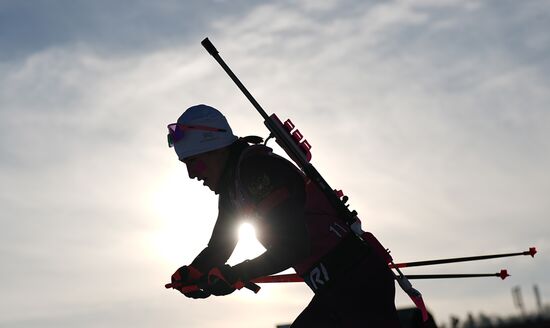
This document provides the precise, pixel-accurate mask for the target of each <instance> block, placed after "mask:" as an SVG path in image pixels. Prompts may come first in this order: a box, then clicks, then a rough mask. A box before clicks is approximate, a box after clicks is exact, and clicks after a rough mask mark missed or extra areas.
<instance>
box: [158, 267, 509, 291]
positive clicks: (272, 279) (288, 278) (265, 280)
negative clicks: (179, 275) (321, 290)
mask: <svg viewBox="0 0 550 328" xmlns="http://www.w3.org/2000/svg"><path fill="white" fill-rule="evenodd" d="M405 277H407V279H457V278H482V277H498V278H500V279H502V280H504V279H506V278H507V277H510V274H509V273H508V270H506V269H502V270H500V272H496V273H445V274H410V275H405ZM303 281H304V279H303V278H302V277H300V276H298V275H297V274H293V273H289V274H279V275H273V276H265V277H260V278H256V279H253V280H252V282H253V283H255V284H269V283H279V282H303ZM165 287H166V288H174V287H173V285H172V284H166V285H165ZM247 288H248V287H247ZM199 289H200V288H199V287H198V286H197V285H189V286H184V287H183V288H181V289H180V290H181V291H182V292H184V293H189V292H194V291H197V290H199Z"/></svg>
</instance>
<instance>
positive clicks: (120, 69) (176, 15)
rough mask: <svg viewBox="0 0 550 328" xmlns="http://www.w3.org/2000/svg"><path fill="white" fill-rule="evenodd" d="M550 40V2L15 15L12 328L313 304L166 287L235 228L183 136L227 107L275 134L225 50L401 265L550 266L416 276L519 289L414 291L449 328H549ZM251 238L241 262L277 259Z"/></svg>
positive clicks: (446, 286) (87, 7)
mask: <svg viewBox="0 0 550 328" xmlns="http://www.w3.org/2000/svg"><path fill="white" fill-rule="evenodd" d="M549 22H550V4H549V3H548V2H547V1H543V0H540V1H537V0H532V1H515V0H502V1H489V0H487V1H481V0H479V1H475V0H471V1H465V0H414V1H359V0H356V1H354V0H344V1H322V2H320V1H313V0H301V1H300V0H298V1H290V0H289V1H277V2H274V1H273V2H268V1H244V0H240V1H223V0H217V1H186V2H181V1H171V0H170V1H163V2H150V1H137V2H136V1H125V0H119V1H103V0H101V1H72V0H66V1H61V0H59V1H58V0H52V1H32V2H29V1H17V0H4V1H2V2H1V3H0V136H1V138H0V179H1V184H0V208H1V211H0V227H1V228H0V256H1V263H2V265H1V270H0V295H2V297H0V326H9V327H40V328H44V327H75V328H81V327H82V328H88V327H130V326H131V327H134V328H140V327H160V326H162V327H165V328H170V327H182V326H184V327H201V328H203V327H206V328H209V327H220V326H222V325H223V326H224V327H244V328H247V327H255V328H256V327H265V328H270V327H274V326H275V325H276V324H280V323H288V322H291V321H292V320H293V319H294V318H295V317H296V316H297V315H298V314H299V313H300V311H301V310H302V309H303V308H304V307H305V306H306V304H307V303H308V301H309V299H310V297H311V293H310V292H309V290H308V288H307V287H305V285H301V284H288V285H283V284H277V285H273V286H264V287H263V288H262V290H261V291H260V293H259V294H257V295H253V294H252V293H251V292H249V291H240V292H237V293H234V294H232V295H230V296H227V297H219V298H215V297H212V298H209V299H207V300H203V301H195V300H190V299H187V298H185V297H183V296H181V295H179V294H178V293H176V292H174V291H169V290H165V289H164V287H163V286H164V283H166V282H168V280H169V278H170V275H171V274H172V273H173V271H174V270H175V269H177V268H178V267H179V266H181V265H183V264H187V263H189V262H190V261H191V260H192V259H193V258H194V256H195V255H196V254H197V253H198V252H199V251H200V250H201V249H202V248H203V247H204V246H205V245H206V243H207V241H208V238H209V235H210V232H211V229H212V227H213V223H214V221H215V218H216V211H217V199H216V197H215V195H213V194H212V193H211V192H210V191H209V190H208V189H206V188H204V187H203V186H202V185H201V184H200V183H197V182H196V181H194V182H191V181H189V180H188V178H187V176H186V171H185V167H184V166H183V165H182V164H181V163H179V162H178V161H177V157H176V155H175V154H174V153H173V150H171V149H169V148H168V147H167V145H166V139H165V138H166V124H168V123H171V122H173V121H175V120H176V119H177V117H178V116H179V115H180V114H181V113H182V112H183V110H185V108H187V107H189V106H191V105H194V104H197V103H206V104H210V105H213V106H215V107H217V108H219V109H221V110H222V111H223V112H224V113H225V114H226V116H227V117H228V119H229V121H230V123H231V124H232V126H233V130H234V131H235V132H236V133H237V134H239V135H248V134H259V135H263V136H265V135H266V133H265V128H264V127H263V124H262V121H261V118H260V116H259V115H258V114H257V113H256V112H255V110H254V109H253V108H252V106H251V105H250V104H249V103H248V102H247V100H246V99H245V98H244V96H242V94H240V92H239V91H238V90H237V89H236V87H235V86H234V85H233V83H232V82H231V81H230V80H229V78H228V77H227V76H226V75H225V73H224V72H223V71H222V70H221V68H220V67H219V66H218V64H217V63H216V62H215V61H214V60H213V59H212V57H210V56H209V55H208V54H207V53H206V52H205V51H204V49H203V48H202V46H201V45H200V41H201V40H202V39H203V38H204V37H207V36H208V37H209V38H210V39H211V40H212V42H213V43H214V44H215V45H216V47H217V48H218V50H220V51H221V54H222V56H223V57H224V59H225V60H226V61H227V62H228V63H229V65H230V66H231V67H232V68H233V69H234V71H235V72H236V73H237V75H238V76H239V77H240V78H241V80H242V81H243V82H244V83H245V84H246V85H247V86H248V88H249V89H250V91H251V92H252V93H253V94H254V95H255V96H256V98H257V100H258V101H259V102H260V103H261V104H262V106H263V107H264V108H265V109H266V110H267V111H268V112H269V113H271V112H276V113H277V114H278V115H279V117H281V118H287V117H291V118H292V119H293V121H294V123H296V125H297V126H298V127H299V128H300V130H301V131H302V132H303V133H304V134H305V136H306V137H307V139H308V140H309V141H310V143H311V144H312V145H313V149H312V151H313V163H314V165H315V166H316V167H317V169H318V170H319V171H320V172H321V173H322V174H323V175H324V176H325V178H326V179H327V181H328V182H329V183H330V184H331V185H332V186H333V187H337V188H340V189H344V191H345V192H346V193H347V194H348V195H349V196H350V199H351V201H350V202H351V204H352V207H353V208H355V209H357V210H358V212H359V214H360V216H361V218H362V220H363V222H364V223H365V225H366V227H367V229H368V230H370V231H373V232H374V233H375V234H376V235H377V236H378V237H379V239H380V240H381V241H382V242H383V243H384V244H385V246H386V247H389V248H390V249H391V250H392V254H393V255H394V258H396V260H397V261H412V260H422V259H432V258H441V257H455V256H466V255H477V254H488V253H494V252H516V251H522V250H526V249H527V248H528V247H530V246H537V248H538V250H539V252H540V253H539V254H538V255H537V256H536V257H535V259H534V260H533V259H530V258H526V257H521V258H508V259H502V260H492V261H485V262H473V263H462V264H455V265H446V266H439V267H430V268H428V267H426V268H421V269H415V270H409V271H406V272H409V273H484V272H487V273H492V272H498V271H499V270H500V269H501V268H507V269H508V270H509V272H510V273H511V275H512V276H511V277H510V278H508V279H507V280H505V281H500V280H499V279H497V278H494V279H493V278H482V279H472V280H439V281H417V282H415V283H414V284H415V286H416V287H417V288H418V289H420V290H421V291H422V292H423V294H424V297H425V300H426V303H427V305H428V307H429V309H430V310H431V312H432V313H433V315H434V316H435V319H436V321H438V322H440V323H446V322H448V317H449V315H451V314H454V315H457V316H460V317H464V316H465V315H466V314H467V313H468V312H472V313H473V314H475V315H477V314H478V313H480V312H483V313H486V314H490V315H491V314H492V315H504V316H505V315H509V314H516V313H518V310H517V309H515V308H514V305H513V303H512V297H511V289H512V288H513V287H514V286H520V287H521V288H522V290H523V292H524V298H525V303H526V306H527V309H528V310H529V311H534V310H535V301H534V296H533V292H532V288H533V285H534V284H537V285H538V286H539V288H540V290H541V293H542V298H543V302H546V303H548V302H550V301H549V299H550V278H549V277H550V275H548V274H547V271H548V270H550V264H549V261H548V255H547V254H548V253H549V252H550V243H549V241H548V236H550V227H549V225H548V218H549V217H550V202H549V201H548V195H549V194H550V175H549V174H548V168H549V167H550V110H549V109H548V104H549V103H550V78H549V76H550V60H549V58H550V34H549V33H548V31H549V30H550V23H549ZM234 233H238V232H237V231H235V232H234ZM241 234H242V235H244V236H249V237H248V238H244V239H243V241H242V243H241V244H240V245H239V246H238V252H237V253H238V254H235V257H234V258H232V261H235V262H233V263H236V262H238V261H240V260H243V259H245V258H247V257H253V256H255V255H257V254H258V253H259V252H261V249H260V248H259V247H258V245H257V244H254V241H253V238H251V237H250V236H251V235H253V230H252V229H251V228H250V227H248V228H245V229H243V231H242V232H241ZM247 243H248V245H255V246H246V245H247ZM248 249H250V250H249V251H248ZM366 297H367V296H366ZM396 302H397V305H398V306H399V307H408V306H411V303H410V301H409V300H408V299H407V298H406V297H405V295H404V293H403V292H401V291H399V290H398V292H397V297H396Z"/></svg>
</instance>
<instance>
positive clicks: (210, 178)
mask: <svg viewBox="0 0 550 328" xmlns="http://www.w3.org/2000/svg"><path fill="white" fill-rule="evenodd" d="M236 140H237V137H236V136H235V135H234V134H233V132H232V131H231V127H230V126H229V123H228V122H227V120H226V118H225V117H224V116H223V114H222V113H220V112H219V111H218V110H216V109H215V108H213V107H210V106H207V105H202V104H201V105H196V106H192V107H189V108H188V109H187V110H186V111H185V112H184V113H183V114H182V115H181V116H180V117H179V119H178V121H177V123H172V124H169V125H168V145H169V146H170V147H172V146H174V150H175V151H176V154H177V155H178V158H179V160H180V161H182V162H184V163H185V164H186V165H187V171H188V172H189V177H190V178H191V179H193V178H197V179H198V180H203V181H204V185H206V186H208V187H209V188H210V189H211V190H213V191H215V192H216V191H217V184H218V181H219V178H220V177H221V173H222V171H223V168H224V165H225V159H226V157H227V149H226V148H227V147H228V146H229V145H231V144H232V143H233V142H235V141H236Z"/></svg>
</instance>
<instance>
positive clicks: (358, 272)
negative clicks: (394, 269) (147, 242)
mask: <svg viewBox="0 0 550 328" xmlns="http://www.w3.org/2000/svg"><path fill="white" fill-rule="evenodd" d="M220 186H221V187H220V188H219V214H218V219H217V221H216V224H215V226H214V230H213V232H212V237H211V239H210V241H209V243H208V246H207V247H206V248H205V249H204V250H203V251H202V252H201V253H200V254H199V255H198V256H197V257H196V258H195V260H194V261H193V262H192V264H191V265H192V266H193V267H195V268H197V269H199V270H200V271H201V272H208V271H209V270H210V269H211V268H212V267H216V266H222V265H223V264H224V263H225V261H226V260H227V259H228V258H229V256H230V255H231V253H232V252H233V250H234V248H235V246H236V244H237V241H238V240H237V235H236V233H235V230H236V226H237V224H238V223H239V222H240V220H241V219H242V217H243V216H246V217H248V218H251V219H252V221H253V224H254V226H255V229H256V234H257V238H258V240H259V241H260V242H261V243H262V245H263V246H264V247H265V248H266V252H264V253H263V254H262V255H260V256H258V257H257V258H255V259H252V260H248V261H245V262H243V263H241V264H238V265H236V266H235V267H234V269H235V270H237V271H238V272H239V273H240V276H241V279H242V280H243V281H246V280H250V279H254V278H258V277H261V276H266V275H271V274H274V273H278V272H281V271H283V270H285V269H288V268H289V267H293V268H294V269H295V270H296V272H297V273H298V274H299V275H300V276H301V277H302V278H304V281H305V282H306V283H307V284H308V286H309V287H310V288H311V289H312V290H313V291H314V293H315V296H314V297H313V299H312V301H311V302H310V304H309V305H308V306H307V307H306V309H305V310H304V311H303V312H302V313H301V314H300V315H299V316H298V318H297V319H296V321H295V322H294V323H293V324H292V326H291V327H293V328H299V327H307V328H311V327H384V328H392V327H399V322H398V318H397V312H396V309H395V304H394V296H395V285H394V280H393V275H392V274H391V271H390V269H389V268H388V265H387V264H386V263H384V261H383V260H381V259H380V258H379V257H378V256H377V255H376V254H375V253H374V252H373V251H372V250H371V249H370V247H368V246H366V245H365V244H364V243H362V242H361V241H360V240H359V239H358V238H357V237H356V236H355V235H354V234H353V232H351V231H350V229H349V227H348V225H347V224H346V223H345V222H344V221H343V220H342V219H341V218H339V217H338V215H337V213H336V212H335V210H334V209H333V208H332V207H331V205H330V204H329V202H328V200H327V199H326V197H325V196H324V194H323V193H322V192H321V191H320V190H319V189H318V188H317V187H316V186H315V185H314V184H313V183H311V182H310V181H309V180H308V179H307V177H305V176H304V174H303V173H302V172H301V171H300V170H298V169H297V168H296V167H295V166H294V165H293V164H292V163H291V162H289V161H287V160H286V159H284V158H282V157H279V156H277V155H274V154H273V153H272V152H271V149H269V148H267V147H265V146H261V145H252V146H251V145H249V144H248V143H247V142H245V141H244V140H243V139H240V140H238V141H236V142H235V143H234V144H233V145H231V146H230V155H229V159H228V162H227V165H226V168H225V170H224V173H223V175H222V178H221V181H220Z"/></svg>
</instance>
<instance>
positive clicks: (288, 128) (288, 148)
mask: <svg viewBox="0 0 550 328" xmlns="http://www.w3.org/2000/svg"><path fill="white" fill-rule="evenodd" d="M201 44H202V45H203V47H204V48H205V49H206V51H208V53H209V54H210V55H212V57H214V59H215V60H216V61H217V62H218V63H219V64H220V66H221V67H222V68H223V70H224V71H225V72H226V73H227V74H228V75H229V77H230V78H231V80H233V82H235V84H236V85H237V87H238V88H239V89H240V90H241V91H242V93H243V94H244V95H245V96H246V98H247V99H248V100H249V101H250V103H252V105H253V106H254V108H256V110H257V111H258V113H260V115H261V116H262V118H263V119H264V124H265V126H266V127H267V129H268V130H269V132H270V134H269V137H268V138H267V139H266V142H267V141H268V140H269V139H270V138H275V141H276V142H277V143H278V144H279V146H281V148H282V149H283V150H284V151H285V152H286V153H287V154H288V156H290V158H291V159H292V160H293V161H294V162H295V163H296V164H297V165H298V167H299V168H300V169H301V170H302V171H303V172H304V173H305V175H306V176H307V177H308V178H309V179H310V180H311V181H312V182H313V183H315V184H316V185H317V186H318V187H319V188H320V190H321V191H322V192H323V194H324V195H325V196H326V198H327V199H328V200H329V202H330V203H331V205H332V206H333V207H334V209H335V210H336V211H337V213H338V215H339V216H340V217H341V218H342V219H344V221H345V222H346V223H347V224H348V225H349V226H350V228H351V230H352V231H353V232H354V233H355V235H357V237H358V238H359V239H361V240H363V241H364V242H365V243H366V244H368V245H369V246H371V247H372V248H373V250H374V251H375V252H376V253H377V254H378V255H379V256H381V257H382V258H383V259H384V260H386V261H387V263H391V264H393V259H392V257H391V256H390V255H389V252H388V251H387V250H386V249H384V247H383V246H382V245H381V244H380V242H378V240H377V239H376V238H375V237H374V235H372V234H371V233H370V232H366V231H363V230H362V229H361V221H360V220H359V218H358V217H357V211H355V210H350V209H349V205H347V204H346V203H347V201H348V199H349V198H348V197H347V196H344V194H343V193H342V191H341V190H335V189H333V188H331V187H330V185H329V184H328V182H327V181H325V179H324V178H323V177H322V176H321V174H320V173H319V171H317V169H316V168H315V167H314V166H313V165H312V164H311V163H310V160H311V152H310V149H311V145H310V144H309V142H308V141H307V140H305V138H304V137H303V135H302V134H301V133H300V131H299V130H298V129H296V127H295V125H294V124H293V123H292V121H290V120H286V121H285V123H282V122H281V120H280V119H279V118H278V117H277V115H275V114H271V115H270V116H268V115H267V113H266V112H265V110H264V109H263V108H262V106H260V104H259V103H258V102H257V101H256V99H254V97H253V96H252V94H250V92H249V91H248V89H247V88H246V87H245V86H244V85H243V84H242V82H241V81H240V80H239V78H238V77H237V76H236V75H235V74H234V73H233V71H232V70H231V68H229V66H228V65H227V64H226V63H225V61H224V60H223V59H222V58H221V56H220V54H219V52H218V50H217V49H216V47H214V45H213V44H212V42H210V40H209V39H208V38H205V39H204V40H202V42H201ZM394 268H395V270H396V271H397V272H398V274H399V275H396V274H395V273H394V272H393V271H392V273H393V274H394V277H395V279H396V280H397V282H398V283H399V286H401V288H402V289H403V290H404V291H405V292H406V293H407V294H408V295H409V297H410V298H411V299H412V301H413V302H414V303H415V305H416V306H417V307H418V308H419V309H420V310H421V311H422V318H423V319H424V321H426V320H427V319H428V313H427V310H426V306H425V305H424V301H423V300H422V294H421V293H420V292H419V291H418V290H416V289H414V288H413V287H412V284H411V283H410V282H409V280H408V279H407V277H406V276H405V275H404V274H403V273H402V272H401V270H399V268H398V267H394Z"/></svg>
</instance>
